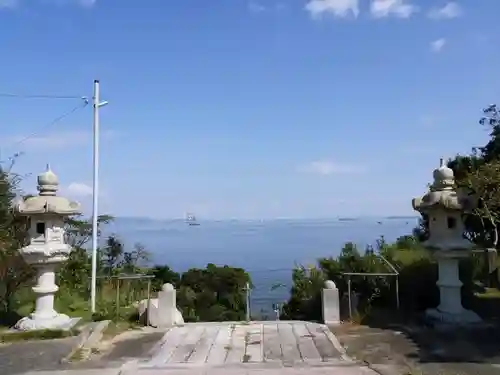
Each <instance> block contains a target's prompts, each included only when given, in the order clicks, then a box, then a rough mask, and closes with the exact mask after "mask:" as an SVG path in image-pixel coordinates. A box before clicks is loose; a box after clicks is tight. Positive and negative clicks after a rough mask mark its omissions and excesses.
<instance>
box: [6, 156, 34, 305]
mask: <svg viewBox="0 0 500 375" xmlns="http://www.w3.org/2000/svg"><path fill="white" fill-rule="evenodd" d="M11 168H12V165H11V166H10V167H9V168H7V169H3V168H1V167H0V304H1V306H0V312H2V314H10V313H12V310H13V307H14V302H15V301H14V300H13V296H14V293H15V292H16V291H17V290H18V289H19V287H20V286H21V285H22V284H24V283H26V282H27V281H28V280H30V279H31V277H32V276H33V270H32V269H31V268H30V267H29V266H28V265H27V264H26V263H25V262H24V260H23V259H22V257H21V256H20V254H19V251H18V250H19V249H20V248H21V247H23V246H25V245H26V244H27V238H28V237H27V229H28V228H27V225H28V222H27V220H26V218H25V217H20V216H15V215H14V212H13V210H12V207H13V205H14V203H15V200H16V199H18V198H20V199H23V198H22V194H21V191H20V190H19V188H18V183H19V181H20V176H18V175H16V174H14V173H13V172H11Z"/></svg>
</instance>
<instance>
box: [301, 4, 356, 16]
mask: <svg viewBox="0 0 500 375" xmlns="http://www.w3.org/2000/svg"><path fill="white" fill-rule="evenodd" d="M305 9H306V10H307V11H308V12H309V14H310V15H311V17H312V18H315V19H317V18H321V17H322V16H324V15H332V16H334V17H340V18H345V17H349V16H353V17H354V18H357V17H358V15H359V0H309V1H308V2H307V4H306V6H305Z"/></svg>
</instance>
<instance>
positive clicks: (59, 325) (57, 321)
mask: <svg viewBox="0 0 500 375" xmlns="http://www.w3.org/2000/svg"><path fill="white" fill-rule="evenodd" d="M80 319H81V318H70V317H69V316H67V315H64V314H56V315H54V316H52V317H43V318H39V317H37V316H36V315H35V314H31V315H30V316H26V317H24V318H22V319H21V320H19V321H18V322H17V323H16V325H15V326H14V329H16V330H19V331H34V330H40V329H63V330H69V329H71V328H73V327H74V326H75V325H76V324H77V323H78V322H79V321H80Z"/></svg>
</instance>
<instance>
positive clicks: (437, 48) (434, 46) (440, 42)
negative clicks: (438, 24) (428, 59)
mask: <svg viewBox="0 0 500 375" xmlns="http://www.w3.org/2000/svg"><path fill="white" fill-rule="evenodd" d="M445 45H446V39H445V38H439V39H436V40H433V41H432V42H431V51H433V52H436V53H437V52H441V50H442V49H443V47H444V46H445Z"/></svg>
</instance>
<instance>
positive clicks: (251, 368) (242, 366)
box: [121, 321, 374, 375]
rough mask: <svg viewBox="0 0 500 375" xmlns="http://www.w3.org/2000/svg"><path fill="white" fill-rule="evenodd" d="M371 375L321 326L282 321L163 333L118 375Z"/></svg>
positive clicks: (203, 326) (208, 325)
mask: <svg viewBox="0 0 500 375" xmlns="http://www.w3.org/2000/svg"><path fill="white" fill-rule="evenodd" d="M334 369H338V373H342V374H346V375H348V374H374V372H373V371H371V370H369V369H368V368H366V367H363V366H360V365H359V364H357V363H355V362H353V361H352V360H351V359H350V358H348V357H347V356H346V355H345V353H344V350H343V348H342V346H341V345H340V343H339V342H338V340H337V339H336V337H335V336H334V335H333V334H332V333H331V332H330V330H329V329H328V328H327V327H326V326H325V325H322V324H316V323H309V322H300V321H293V322H292V321H281V322H251V323H197V324H186V325H185V326H183V327H175V328H172V329H170V330H169V331H167V333H165V335H164V336H163V338H162V340H161V341H160V342H159V343H158V344H157V345H156V347H155V348H154V349H153V350H152V356H151V359H149V360H146V361H141V362H133V363H129V364H128V366H127V365H126V366H124V367H123V368H122V373H121V374H122V375H128V374H137V373H140V374H141V375H142V374H144V375H154V374H162V373H165V370H168V373H169V374H177V373H179V374H193V375H194V374H214V375H218V374H235V375H236V374H247V373H249V372H250V373H253V372H259V373H262V374H263V375H264V374H267V373H269V374H271V373H272V374H295V373H297V374H299V373H300V374H302V373H304V374H305V373H318V374H320V373H321V374H323V373H325V374H326V373H328V374H335V373H336V372H335V371H334Z"/></svg>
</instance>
